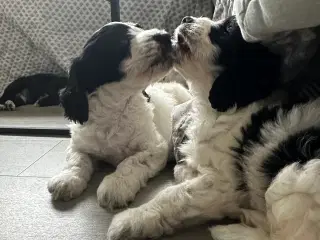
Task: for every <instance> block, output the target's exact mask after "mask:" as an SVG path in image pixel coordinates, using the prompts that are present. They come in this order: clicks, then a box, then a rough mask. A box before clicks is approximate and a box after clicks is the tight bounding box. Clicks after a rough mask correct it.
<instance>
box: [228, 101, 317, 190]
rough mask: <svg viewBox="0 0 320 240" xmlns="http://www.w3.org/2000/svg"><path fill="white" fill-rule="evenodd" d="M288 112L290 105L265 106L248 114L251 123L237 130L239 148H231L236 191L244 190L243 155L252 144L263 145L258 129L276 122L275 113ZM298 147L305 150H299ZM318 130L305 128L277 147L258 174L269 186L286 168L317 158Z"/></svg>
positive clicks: (245, 154) (249, 153) (245, 184)
mask: <svg viewBox="0 0 320 240" xmlns="http://www.w3.org/2000/svg"><path fill="white" fill-rule="evenodd" d="M291 109H292V105H283V106H276V107H265V108H263V109H261V110H260V111H258V112H257V113H254V114H252V116H251V122H250V124H248V125H247V126H244V127H243V128H242V129H241V132H242V140H238V142H239V147H237V148H233V149H232V150H233V151H234V153H235V158H236V159H237V161H236V167H237V169H238V172H239V181H240V182H239V185H238V189H239V190H247V189H248V187H247V183H246V174H245V172H244V167H245V166H246V165H247V164H249V163H247V162H246V161H245V157H246V156H250V155H251V152H250V149H251V147H252V146H253V145H254V144H259V145H261V146H263V145H264V144H265V143H264V141H263V139H262V135H261V130H262V129H263V127H264V125H265V124H266V123H268V122H274V121H276V120H277V116H278V113H279V111H283V113H287V112H288V111H290V110H291ZM302 146H304V147H305V149H307V151H305V152H304V151H302V149H303V148H302ZM319 150H320V129H318V128H309V129H307V130H304V131H301V132H299V133H297V134H294V135H291V136H289V138H288V139H286V140H285V141H283V142H282V143H280V144H279V146H278V147H277V148H276V149H275V150H274V151H273V153H272V154H271V155H270V156H269V157H267V158H266V159H265V160H264V161H263V165H262V166H261V171H262V172H263V173H265V174H266V175H267V176H268V177H269V183H271V181H272V180H273V179H274V178H275V176H276V175H277V174H278V173H279V172H280V171H281V170H282V169H283V168H284V167H285V166H287V165H290V164H292V163H294V162H299V163H300V164H304V163H306V162H307V161H309V160H310V159H313V158H319V157H320V151H319Z"/></svg>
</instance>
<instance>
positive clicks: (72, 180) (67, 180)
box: [48, 172, 87, 201]
mask: <svg viewBox="0 0 320 240" xmlns="http://www.w3.org/2000/svg"><path fill="white" fill-rule="evenodd" d="M86 188H87V182H86V181H85V180H84V179H82V178H80V177H78V176H76V175H75V174H73V173H71V172H61V173H60V174H59V175H57V176H55V177H53V178H51V179H50V180H49V183H48V190H49V192H50V193H51V194H52V198H53V200H64V201H69V200H70V199H73V198H76V197H78V196H80V194H81V193H82V192H83V191H84V190H85V189H86Z"/></svg>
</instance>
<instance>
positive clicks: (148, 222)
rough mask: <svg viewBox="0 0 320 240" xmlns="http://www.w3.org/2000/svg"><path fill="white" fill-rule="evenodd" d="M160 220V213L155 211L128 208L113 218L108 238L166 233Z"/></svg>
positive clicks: (146, 236) (119, 238)
mask: <svg viewBox="0 0 320 240" xmlns="http://www.w3.org/2000/svg"><path fill="white" fill-rule="evenodd" d="M160 220H161V219H160V215H159V214H156V213H155V212H154V211H150V212H149V211H143V210H141V209H140V208H133V209H128V210H126V211H123V212H121V213H119V214H117V215H116V216H115V217H114V218H113V219H112V222H111V225H110V227H109V229H108V234H107V240H126V239H140V238H143V239H144V238H157V237H160V236H161V235H163V234H164V228H163V227H162V226H161V221H160ZM166 233H169V232H166Z"/></svg>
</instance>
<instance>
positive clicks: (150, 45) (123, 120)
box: [48, 23, 190, 209]
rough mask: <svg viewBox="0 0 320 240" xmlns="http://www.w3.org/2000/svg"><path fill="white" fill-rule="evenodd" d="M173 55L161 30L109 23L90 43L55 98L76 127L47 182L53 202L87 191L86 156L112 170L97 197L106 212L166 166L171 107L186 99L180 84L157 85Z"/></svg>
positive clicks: (88, 166) (88, 167) (90, 166)
mask: <svg viewBox="0 0 320 240" xmlns="http://www.w3.org/2000/svg"><path fill="white" fill-rule="evenodd" d="M172 52H173V48H172V43H171V36H170V35H169V34H168V33H167V32H165V31H164V30H158V29H150V30H143V29H141V28H140V27H138V26H136V25H135V24H131V23H109V24H107V25H105V26H104V27H102V28H101V29H100V30H98V31H97V32H96V33H94V35H93V36H92V37H91V38H90V39H89V41H88V42H87V43H86V45H85V46H84V48H83V51H82V53H81V55H80V56H79V57H78V58H76V59H75V60H74V62H73V64H72V66H71V69H70V76H69V81H68V85H67V88H66V89H65V91H63V92H62V94H61V102H62V106H63V108H64V110H65V116H66V117H67V118H69V119H70V120H72V121H73V122H75V123H73V124H71V125H70V131H71V141H70V145H69V148H68V153H67V166H66V167H65V169H64V170H63V171H62V172H61V173H59V174H58V175H57V176H55V177H53V178H52V179H51V180H50V181H49V184H48V189H49V192H50V193H52V197H53V199H62V200H69V199H72V198H76V197H78V196H79V195H80V194H81V193H82V192H83V191H84V190H85V189H86V187H87V183H88V181H89V180H90V178H91V174H92V172H93V164H92V157H97V158H99V159H102V160H104V161H106V162H108V163H110V164H112V165H114V166H116V170H115V172H114V173H112V174H110V175H107V176H106V177H105V178H104V179H103V181H102V183H101V184H100V186H99V188H98V192H97V194H98V201H99V204H100V205H101V206H103V207H106V208H108V209H114V208H118V207H124V206H126V205H127V204H128V202H130V201H132V200H133V199H134V197H135V195H136V193H137V192H138V191H139V190H140V189H141V188H142V187H143V186H145V184H146V182H147V181H148V179H149V178H151V177H153V176H155V175H156V174H157V173H158V172H159V171H160V170H161V169H162V168H163V167H164V166H165V165H166V161H167V157H168V143H169V139H170V134H171V123H170V122H171V117H170V116H171V115H170V114H171V111H172V108H173V107H174V106H175V105H177V104H180V103H181V102H184V101H186V100H188V99H189V98H190V95H189V92H188V91H187V90H186V89H185V88H184V87H183V86H182V85H179V84H175V83H166V84H161V83H155V82H156V81H158V80H160V79H162V78H163V77H164V76H165V75H166V74H167V73H168V71H169V70H171V68H172V65H173V58H172ZM153 83H155V84H153ZM150 84H153V85H151V86H150V87H148V86H149V85H150ZM144 89H146V90H145V92H146V93H144V94H145V95H146V94H147V98H146V97H145V96H144V94H143V93H142V92H143V90H144ZM149 97H150V99H148V98H149ZM148 100H149V102H148Z"/></svg>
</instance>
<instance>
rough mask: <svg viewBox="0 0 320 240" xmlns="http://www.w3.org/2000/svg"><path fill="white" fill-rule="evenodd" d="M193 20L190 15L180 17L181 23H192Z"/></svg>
mask: <svg viewBox="0 0 320 240" xmlns="http://www.w3.org/2000/svg"><path fill="white" fill-rule="evenodd" d="M193 22H194V20H193V18H192V17H190V16H186V17H184V18H183V19H182V21H181V23H193Z"/></svg>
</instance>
